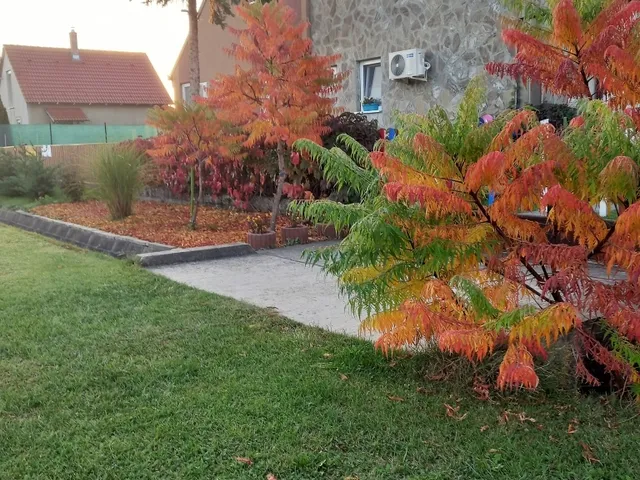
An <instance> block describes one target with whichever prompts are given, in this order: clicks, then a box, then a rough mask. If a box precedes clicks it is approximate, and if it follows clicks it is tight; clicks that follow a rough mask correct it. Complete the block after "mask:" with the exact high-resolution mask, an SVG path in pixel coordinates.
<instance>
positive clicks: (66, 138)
mask: <svg viewBox="0 0 640 480" xmlns="http://www.w3.org/2000/svg"><path fill="white" fill-rule="evenodd" d="M157 134H158V131H157V130H156V129H155V128H154V127H150V126H148V125H109V124H106V123H105V124H102V125H63V124H55V123H48V124H36V125H0V147H11V146H18V145H82V144H89V143H117V142H123V141H125V140H135V139H136V138H150V137H155V136H156V135H157Z"/></svg>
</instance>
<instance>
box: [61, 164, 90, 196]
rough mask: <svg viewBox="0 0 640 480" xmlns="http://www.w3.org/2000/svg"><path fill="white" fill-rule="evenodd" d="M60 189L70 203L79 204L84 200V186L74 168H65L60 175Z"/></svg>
mask: <svg viewBox="0 0 640 480" xmlns="http://www.w3.org/2000/svg"><path fill="white" fill-rule="evenodd" d="M60 188H61V189H62V192H63V193H64V194H65V196H66V197H67V198H68V199H69V200H71V201H72V202H81V201H82V200H83V198H84V192H85V185H84V181H83V180H82V178H80V175H79V173H78V169H77V167H76V166H72V165H69V166H66V167H64V168H63V169H62V172H61V175H60Z"/></svg>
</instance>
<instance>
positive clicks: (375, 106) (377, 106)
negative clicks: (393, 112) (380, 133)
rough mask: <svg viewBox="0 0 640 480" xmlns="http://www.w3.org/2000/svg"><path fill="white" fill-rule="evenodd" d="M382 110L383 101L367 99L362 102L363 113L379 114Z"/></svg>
mask: <svg viewBox="0 0 640 480" xmlns="http://www.w3.org/2000/svg"><path fill="white" fill-rule="evenodd" d="M381 109H382V100H381V99H379V98H373V97H365V98H364V100H362V111H363V112H378V111H380V110H381Z"/></svg>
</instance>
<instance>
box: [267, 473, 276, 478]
mask: <svg viewBox="0 0 640 480" xmlns="http://www.w3.org/2000/svg"><path fill="white" fill-rule="evenodd" d="M267 480H278V479H277V477H276V476H275V475H274V474H273V473H269V474H267Z"/></svg>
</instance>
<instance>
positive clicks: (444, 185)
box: [295, 83, 640, 389]
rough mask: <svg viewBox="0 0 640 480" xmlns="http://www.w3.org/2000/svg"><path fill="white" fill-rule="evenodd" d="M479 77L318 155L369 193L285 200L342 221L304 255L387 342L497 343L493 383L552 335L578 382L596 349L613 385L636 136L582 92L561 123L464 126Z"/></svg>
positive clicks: (525, 374) (633, 209) (530, 119)
mask: <svg viewBox="0 0 640 480" xmlns="http://www.w3.org/2000/svg"><path fill="white" fill-rule="evenodd" d="M481 93H482V91H481V89H480V88H479V87H478V84H477V83H475V84H472V86H471V87H470V89H469V90H468V91H467V94H466V97H465V99H464V101H463V103H462V106H461V109H460V112H459V114H458V117H457V119H456V120H455V121H453V122H451V121H450V120H449V118H448V117H447V116H446V114H445V113H444V111H443V110H442V109H441V108H439V107H436V108H434V109H432V110H431V111H430V112H429V113H428V114H427V115H426V116H415V115H409V116H404V117H403V118H402V119H401V120H400V121H399V123H398V125H399V126H400V129H399V130H400V136H399V137H398V138H396V140H394V141H392V142H386V143H385V144H384V151H376V152H373V153H372V154H371V155H370V157H369V160H368V161H367V160H365V159H363V158H359V157H358V158H359V160H358V161H356V162H355V164H356V165H357V166H353V164H348V163H347V162H346V159H344V156H343V154H341V153H339V152H334V153H333V154H332V157H331V158H328V157H327V161H326V162H324V165H325V167H326V166H329V167H330V168H331V169H332V171H333V176H334V177H336V179H337V181H342V182H344V183H345V184H350V185H353V187H354V188H357V189H358V190H359V191H365V192H368V195H367V197H366V200H365V201H364V202H363V203H362V204H359V205H338V204H333V203H332V202H329V201H322V202H311V203H300V204H298V205H296V207H295V208H297V209H298V210H299V211H301V212H302V213H303V214H305V216H307V217H308V218H312V219H314V220H322V221H329V222H331V223H335V224H336V225H338V226H340V227H342V226H347V227H349V228H350V234H349V235H348V237H347V238H346V239H345V240H344V241H343V242H342V243H341V244H340V245H337V246H335V247H330V248H328V249H324V250H322V251H320V252H318V253H315V254H312V256H311V260H312V261H321V262H322V263H323V264H324V268H325V270H326V271H327V272H329V273H331V274H334V275H337V276H338V277H339V279H340V285H341V288H342V291H343V292H344V293H346V294H347V295H348V296H349V298H350V301H351V304H352V306H353V307H354V309H355V310H356V311H357V312H359V313H363V312H364V313H365V314H366V316H367V319H366V320H365V321H364V323H363V325H362V327H363V328H364V329H365V330H375V331H378V332H380V333H381V336H380V338H379V339H378V341H377V342H376V345H377V347H378V348H380V349H382V350H383V351H384V352H386V353H389V352H391V351H393V350H396V349H399V348H403V347H405V346H407V345H419V344H423V343H424V342H426V344H428V345H436V346H437V347H438V348H439V349H440V350H442V351H445V352H450V353H454V354H459V355H463V356H465V357H467V358H468V359H469V360H471V361H473V362H479V361H482V360H484V359H486V358H487V357H488V356H490V355H500V356H501V363H500V368H499V372H498V375H497V384H498V386H499V387H500V388H512V387H525V388H528V389H534V388H536V387H537V386H538V382H539V380H538V375H537V373H536V368H535V362H534V359H536V358H538V359H540V360H541V361H543V360H544V359H545V358H546V357H547V355H548V351H549V349H550V348H551V347H552V346H553V344H554V343H555V342H556V341H558V339H559V338H561V337H563V338H566V339H567V340H568V341H569V342H570V344H571V345H572V346H573V348H574V350H575V352H576V355H575V358H576V359H577V360H576V365H575V369H576V374H577V376H578V377H580V378H581V379H583V380H584V381H586V382H587V383H590V384H594V385H595V384H598V383H600V382H602V381H603V380H605V379H604V378H603V376H602V375H597V374H596V373H597V372H594V369H593V367H592V364H598V365H600V366H601V368H602V369H603V370H604V371H606V372H607V374H608V375H609V376H610V377H609V379H608V380H607V381H611V382H613V383H614V384H615V386H616V387H620V388H622V387H624V386H629V385H636V386H637V385H638V384H639V383H640V376H639V375H638V367H639V366H640V347H639V346H638V345H639V341H640V312H639V308H640V284H639V282H638V280H639V278H640V253H638V250H639V247H640V202H638V198H637V195H638V160H639V158H638V153H639V152H638V145H637V144H635V143H634V140H633V139H632V138H630V136H629V135H626V134H625V132H626V129H627V127H629V125H630V124H629V119H628V117H626V116H625V115H624V114H622V113H616V112H613V111H611V110H609V109H608V108H607V107H606V105H604V104H602V103H600V102H591V103H590V104H588V105H587V106H583V109H586V110H585V112H584V115H583V118H584V119H585V120H584V122H583V123H582V124H581V125H579V126H574V127H572V128H569V129H568V130H567V131H566V134H565V135H566V136H565V137H564V138H561V137H559V136H558V135H557V134H556V132H555V129H554V127H553V126H552V125H540V124H539V122H538V120H537V118H536V116H535V113H534V112H533V111H528V110H524V111H518V112H509V113H506V114H504V115H502V116H500V117H499V118H498V119H497V120H496V122H494V123H492V124H488V125H484V126H481V127H478V126H477V116H478V110H479V108H478V106H479V105H480V104H481V102H482V95H481ZM598 109H606V111H607V113H606V118H604V120H603V117H602V114H600V115H598V114H597V113H595V111H596V110H598ZM302 146H303V147H305V148H308V149H310V150H311V151H312V152H313V150H314V149H315V147H313V146H312V145H310V144H305V145H302ZM596 150H597V151H596ZM315 154H316V155H317V156H319V155H320V153H318V152H315ZM322 155H324V156H325V157H326V154H322ZM367 162H370V166H369V167H367V165H368V163H367ZM489 191H491V192H495V193H496V195H497V198H496V201H495V203H493V205H491V206H489V205H488V202H487V201H486V198H487V194H488V192H489ZM603 197H604V198H608V199H611V200H612V201H614V202H616V203H618V204H623V203H624V204H627V205H628V208H627V209H626V210H625V211H624V213H622V214H621V215H620V217H619V219H618V221H617V223H616V224H615V225H611V224H609V223H607V222H605V221H604V220H603V219H602V218H600V217H599V216H598V215H596V214H595V213H594V210H593V208H592V206H591V204H592V203H593V202H594V201H596V200H597V201H599V200H600V198H603ZM540 210H545V211H548V214H547V215H546V216H544V215H540V214H538V215H537V216H536V215H533V214H532V213H529V212H536V211H540ZM609 273H611V274H613V273H615V275H613V276H611V277H609V276H608V274H609Z"/></svg>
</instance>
